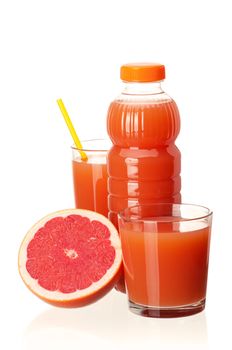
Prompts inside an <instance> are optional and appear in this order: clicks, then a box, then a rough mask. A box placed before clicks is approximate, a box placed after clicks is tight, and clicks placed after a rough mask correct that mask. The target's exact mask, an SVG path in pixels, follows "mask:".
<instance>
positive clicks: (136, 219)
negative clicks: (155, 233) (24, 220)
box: [118, 202, 213, 223]
mask: <svg viewBox="0 0 232 350" xmlns="http://www.w3.org/2000/svg"><path fill="white" fill-rule="evenodd" d="M161 205H162V206H168V205H169V206H170V205H172V206H174V207H175V206H178V207H189V208H190V207H195V208H201V209H202V210H203V209H204V210H206V211H207V214H204V215H196V216H195V217H193V218H176V220H175V216H174V215H173V216H172V218H173V219H172V220H165V219H163V220H162V219H161V217H162V216H161V215H158V216H154V219H152V220H153V221H154V222H165V223H168V222H169V223H175V222H187V221H197V220H202V219H206V218H209V217H211V216H212V215H213V211H212V210H210V209H209V208H208V207H205V206H203V205H200V204H191V203H168V202H167V203H148V204H137V205H133V206H131V207H128V208H125V209H123V210H121V211H120V212H119V213H118V217H119V218H121V219H122V220H123V221H125V222H144V221H145V220H146V218H145V217H144V218H139V215H136V214H135V215H134V217H133V215H132V216H130V217H129V215H128V214H129V213H128V214H126V213H125V212H126V211H129V210H131V209H133V208H139V207H158V206H161ZM170 216H171V215H170Z"/></svg>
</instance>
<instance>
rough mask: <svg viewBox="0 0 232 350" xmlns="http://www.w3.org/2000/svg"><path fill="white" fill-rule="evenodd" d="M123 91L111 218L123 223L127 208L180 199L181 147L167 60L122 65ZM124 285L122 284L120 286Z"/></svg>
mask: <svg viewBox="0 0 232 350" xmlns="http://www.w3.org/2000/svg"><path fill="white" fill-rule="evenodd" d="M120 75H121V79H122V81H123V83H124V88H123V91H122V93H121V94H120V95H119V97H118V98H116V100H114V101H113V102H112V103H111V104H110V106H109V109H108V116H107V130H108V134H109V137H110V139H111V141H112V143H113V147H112V148H111V149H110V151H109V153H108V162H107V163H108V176H109V179H108V193H109V195H108V207H109V219H110V220H111V221H112V222H113V224H114V225H115V226H116V227H117V226H118V217H117V215H118V213H119V212H120V211H122V210H123V209H125V208H127V207H130V206H133V205H137V204H149V203H154V202H159V203H161V202H168V203H174V202H175V203H179V202H180V201H181V195H180V190H181V178H180V151H179V150H178V148H177V147H176V145H175V140H176V137H177V136H178V134H179V130H180V116H179V111H178V107H177V105H176V103H175V101H174V100H173V99H172V98H171V97H169V96H168V95H167V94H166V93H165V92H164V91H163V90H162V87H161V82H162V80H164V78H165V67H164V66H163V65H162V64H153V63H152V64H146V63H144V64H143V63H142V64H127V65H123V66H122V67H121V74H120ZM119 289H121V288H120V287H119Z"/></svg>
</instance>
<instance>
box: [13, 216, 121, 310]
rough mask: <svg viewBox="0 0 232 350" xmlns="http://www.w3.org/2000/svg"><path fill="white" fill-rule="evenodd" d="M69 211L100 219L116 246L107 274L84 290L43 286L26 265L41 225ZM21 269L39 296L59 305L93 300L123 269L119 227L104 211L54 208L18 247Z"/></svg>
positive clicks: (98, 296)
mask: <svg viewBox="0 0 232 350" xmlns="http://www.w3.org/2000/svg"><path fill="white" fill-rule="evenodd" d="M69 215H81V216H83V217H87V218H89V219H90V220H91V221H92V220H99V221H100V222H101V223H102V224H104V225H105V226H106V227H107V228H108V229H109V231H110V241H111V244H112V243H113V244H112V246H113V247H114V249H115V259H114V263H113V264H112V266H111V267H110V268H109V269H108V270H107V272H106V274H105V275H104V276H103V277H102V278H101V279H100V280H99V281H97V282H93V283H92V284H91V285H90V286H89V287H87V288H85V289H83V290H76V291H75V292H71V293H62V292H59V291H50V290H47V289H45V288H43V287H41V286H40V285H39V283H38V281H37V280H36V279H34V278H32V277H31V275H30V274H29V273H28V271H27V269H26V262H27V246H28V244H29V242H30V241H31V240H32V239H33V237H34V235H35V233H36V232H37V231H38V230H39V228H41V227H43V226H44V225H45V224H46V222H47V221H48V220H51V219H53V218H56V217H66V216H69ZM18 267H19V273H20V275H21V277H22V279H23V281H24V283H25V284H26V286H27V287H28V288H29V289H30V290H31V291H32V292H33V293H34V294H36V295H37V296H38V297H39V298H41V299H43V300H44V301H46V302H48V303H51V304H53V305H56V306H63V307H69V306H70V307H75V306H84V305H87V304H89V303H92V302H94V301H96V300H97V299H99V298H100V297H102V296H103V295H105V294H106V293H107V292H108V291H109V290H111V289H112V288H113V287H114V285H115V283H116V282H117V281H118V279H119V277H120V275H121V271H122V251H121V242H120V238H119V235H118V231H117V230H116V228H115V227H114V225H113V224H112V223H111V222H110V221H109V220H108V219H107V218H106V217H105V216H103V215H101V214H98V213H96V212H92V211H90V210H85V209H66V210H61V211H57V212H54V213H52V214H50V215H47V216H45V217H44V218H42V219H41V220H39V221H38V222H37V223H36V224H35V225H34V226H33V227H32V228H31V229H30V230H29V231H28V233H27V234H26V236H25V237H24V240H23V242H22V244H21V246H20V249H19V256H18Z"/></svg>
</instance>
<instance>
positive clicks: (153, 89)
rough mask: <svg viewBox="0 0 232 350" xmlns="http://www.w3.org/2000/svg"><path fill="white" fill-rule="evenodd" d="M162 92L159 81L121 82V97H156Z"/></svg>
mask: <svg viewBox="0 0 232 350" xmlns="http://www.w3.org/2000/svg"><path fill="white" fill-rule="evenodd" d="M163 92H164V91H163V90H162V87H161V81H156V82H151V83H134V82H133V83H131V82H125V81H124V82H123V89H122V94H123V95H156V94H162V93H163Z"/></svg>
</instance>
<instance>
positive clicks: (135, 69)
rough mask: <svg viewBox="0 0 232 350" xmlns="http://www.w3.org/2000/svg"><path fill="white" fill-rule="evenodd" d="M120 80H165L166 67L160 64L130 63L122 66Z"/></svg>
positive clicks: (144, 81)
mask: <svg viewBox="0 0 232 350" xmlns="http://www.w3.org/2000/svg"><path fill="white" fill-rule="evenodd" d="M120 78H121V79H122V80H124V81H130V82H141V83H142V82H143V83H146V82H152V81H159V80H163V79H165V67H164V65H163V64H159V63H129V64H124V65H123V66H121V71H120Z"/></svg>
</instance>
